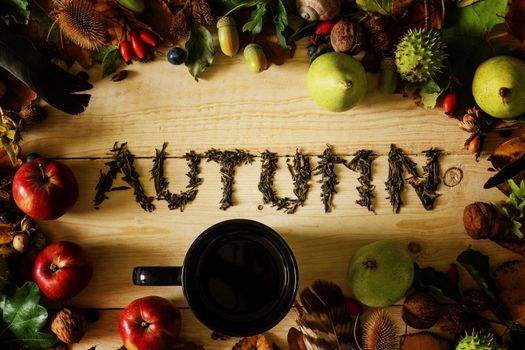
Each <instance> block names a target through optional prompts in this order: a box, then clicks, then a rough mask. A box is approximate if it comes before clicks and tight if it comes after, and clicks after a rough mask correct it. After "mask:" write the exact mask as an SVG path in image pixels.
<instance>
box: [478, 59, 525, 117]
mask: <svg viewBox="0 0 525 350" xmlns="http://www.w3.org/2000/svg"><path fill="white" fill-rule="evenodd" d="M472 94H473V95H474V99H475V100H476V103H477V104H478V106H479V107H480V108H481V109H482V110H483V111H484V112H485V113H487V114H488V115H491V116H493V117H495V118H504V119H509V118H515V117H519V116H520V115H522V114H524V113H525V62H523V61H521V60H519V59H517V58H515V57H511V56H497V57H493V58H491V59H488V60H486V61H485V62H483V63H482V64H480V65H479V67H478V68H477V69H476V72H475V73H474V79H473V80H472Z"/></svg>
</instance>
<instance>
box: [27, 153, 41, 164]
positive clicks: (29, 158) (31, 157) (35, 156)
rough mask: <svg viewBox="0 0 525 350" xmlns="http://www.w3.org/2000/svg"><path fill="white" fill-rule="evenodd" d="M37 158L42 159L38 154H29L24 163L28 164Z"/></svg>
mask: <svg viewBox="0 0 525 350" xmlns="http://www.w3.org/2000/svg"><path fill="white" fill-rule="evenodd" d="M38 158H42V156H41V155H40V154H38V153H29V154H28V155H27V156H26V163H29V162H30V161H32V160H35V159H38Z"/></svg>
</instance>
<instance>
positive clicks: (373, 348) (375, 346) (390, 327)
mask: <svg viewBox="0 0 525 350" xmlns="http://www.w3.org/2000/svg"><path fill="white" fill-rule="evenodd" d="M363 345H364V349H365V350H392V349H397V348H398V346H399V338H398V329H397V326H396V324H395V323H394V321H392V319H391V318H390V316H389V315H388V313H387V312H386V311H385V310H384V309H380V310H377V311H375V312H374V313H373V314H372V315H371V316H370V317H369V318H368V320H367V321H366V323H365V324H364V325H363Z"/></svg>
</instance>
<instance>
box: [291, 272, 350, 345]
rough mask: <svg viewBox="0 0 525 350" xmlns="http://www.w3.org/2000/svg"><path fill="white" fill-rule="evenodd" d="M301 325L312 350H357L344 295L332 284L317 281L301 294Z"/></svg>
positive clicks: (298, 321)
mask: <svg viewBox="0 0 525 350" xmlns="http://www.w3.org/2000/svg"><path fill="white" fill-rule="evenodd" d="M299 298H300V300H301V304H302V306H303V309H302V311H301V312H300V315H299V318H298V319H297V324H298V325H299V328H300V329H301V332H302V333H303V335H304V342H305V344H306V348H307V349H308V350H352V349H357V346H355V342H354V336H353V325H354V323H353V321H352V317H351V315H350V312H349V310H348V306H347V304H346V300H345V297H344V295H343V291H342V290H341V288H339V286H337V285H336V284H334V283H332V282H328V281H321V280H318V281H315V282H314V283H313V284H312V285H311V286H310V287H308V288H305V289H303V290H302V291H301V293H300V295H299Z"/></svg>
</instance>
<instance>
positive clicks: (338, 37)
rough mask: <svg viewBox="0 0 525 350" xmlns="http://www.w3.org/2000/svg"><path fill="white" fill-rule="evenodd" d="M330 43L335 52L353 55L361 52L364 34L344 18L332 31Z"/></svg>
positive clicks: (357, 25) (359, 27)
mask: <svg viewBox="0 0 525 350" xmlns="http://www.w3.org/2000/svg"><path fill="white" fill-rule="evenodd" d="M330 43H331V44H332V47H333V48H334V50H335V51H336V52H344V53H348V54H350V55H355V54H357V53H359V52H360V51H362V50H363V47H364V44H365V34H364V32H363V29H362V28H361V26H360V25H359V24H357V23H354V22H352V21H351V20H349V19H346V18H344V19H341V20H340V21H339V22H337V23H336V24H335V26H334V28H333V29H332V32H331V33H330Z"/></svg>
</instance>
